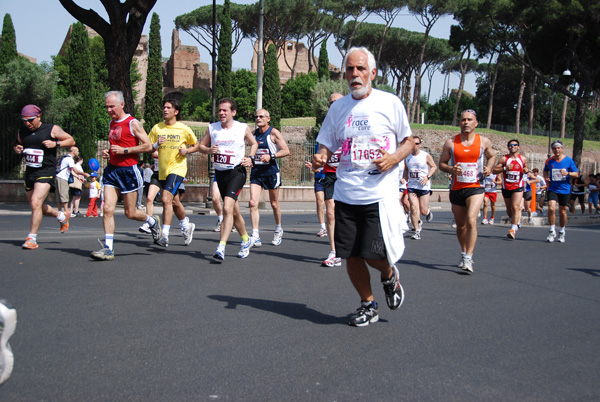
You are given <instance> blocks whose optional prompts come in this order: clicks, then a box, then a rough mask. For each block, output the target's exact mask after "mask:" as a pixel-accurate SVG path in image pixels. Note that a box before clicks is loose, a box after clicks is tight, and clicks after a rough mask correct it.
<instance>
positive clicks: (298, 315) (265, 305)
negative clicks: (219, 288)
mask: <svg viewBox="0 0 600 402" xmlns="http://www.w3.org/2000/svg"><path fill="white" fill-rule="evenodd" d="M208 298H209V299H212V300H216V301H220V302H224V303H227V304H226V305H225V306H224V307H225V308H227V309H233V310H235V309H236V308H237V306H248V307H252V308H255V309H257V310H263V311H268V312H270V313H275V314H279V315H283V316H285V317H289V318H293V319H294V320H305V321H310V322H312V323H314V324H343V325H347V323H348V321H347V319H346V317H335V316H332V315H328V314H323V313H321V312H319V311H317V310H314V309H312V308H309V307H307V306H306V304H300V303H290V302H280V301H274V300H265V299H250V298H247V297H234V296H224V295H210V296H208Z"/></svg>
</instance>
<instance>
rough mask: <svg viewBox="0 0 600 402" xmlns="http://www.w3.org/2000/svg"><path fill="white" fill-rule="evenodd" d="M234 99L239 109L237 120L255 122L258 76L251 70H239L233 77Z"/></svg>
mask: <svg viewBox="0 0 600 402" xmlns="http://www.w3.org/2000/svg"><path fill="white" fill-rule="evenodd" d="M231 81H232V93H233V99H235V101H236V103H237V105H238V109H237V113H236V116H235V118H236V120H239V121H243V122H254V114H255V113H256V74H255V73H253V72H252V71H249V70H237V71H236V72H234V73H233V74H232V75H231Z"/></svg>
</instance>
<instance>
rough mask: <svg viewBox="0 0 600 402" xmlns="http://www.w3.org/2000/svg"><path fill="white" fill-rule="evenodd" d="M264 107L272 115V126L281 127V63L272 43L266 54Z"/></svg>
mask: <svg viewBox="0 0 600 402" xmlns="http://www.w3.org/2000/svg"><path fill="white" fill-rule="evenodd" d="M263 108H265V109H267V110H268V111H269V114H270V115H271V122H270V123H271V124H270V125H271V126H273V127H275V128H277V129H278V130H279V129H281V84H280V83H279V64H278V63H277V48H276V47H275V45H274V44H272V43H271V44H270V45H269V47H268V48H267V54H266V55H265V74H264V77H263Z"/></svg>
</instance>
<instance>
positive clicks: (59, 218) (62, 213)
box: [56, 211, 66, 222]
mask: <svg viewBox="0 0 600 402" xmlns="http://www.w3.org/2000/svg"><path fill="white" fill-rule="evenodd" d="M65 217H66V215H65V213H64V212H63V211H60V212H59V213H58V216H57V217H56V219H57V220H58V221H59V222H62V221H64V220H65Z"/></svg>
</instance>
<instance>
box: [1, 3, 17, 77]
mask: <svg viewBox="0 0 600 402" xmlns="http://www.w3.org/2000/svg"><path fill="white" fill-rule="evenodd" d="M17 56H18V53H17V37H16V35H15V27H14V25H13V22H12V18H11V17H10V14H5V15H4V23H3V24H2V45H0V74H4V73H6V65H7V64H8V63H10V62H11V61H12V60H14V59H16V58H17Z"/></svg>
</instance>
